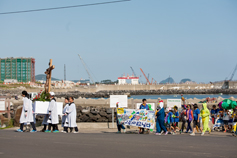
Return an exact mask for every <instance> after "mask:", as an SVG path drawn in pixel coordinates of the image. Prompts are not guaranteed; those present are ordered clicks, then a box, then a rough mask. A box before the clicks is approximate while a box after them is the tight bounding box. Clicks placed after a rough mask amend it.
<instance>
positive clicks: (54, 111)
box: [45, 92, 59, 133]
mask: <svg viewBox="0 0 237 158" xmlns="http://www.w3.org/2000/svg"><path fill="white" fill-rule="evenodd" d="M49 94H50V99H51V101H50V103H49V108H48V111H49V119H48V123H49V125H48V130H46V131H45V132H46V133H49V132H51V126H53V133H58V132H59V131H58V123H59V122H58V108H57V103H56V99H55V98H54V96H55V93H54V92H49Z"/></svg>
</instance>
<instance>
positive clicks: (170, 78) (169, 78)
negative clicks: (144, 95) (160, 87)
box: [160, 77, 175, 84]
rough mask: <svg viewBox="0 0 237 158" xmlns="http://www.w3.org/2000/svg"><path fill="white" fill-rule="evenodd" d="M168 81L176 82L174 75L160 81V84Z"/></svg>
mask: <svg viewBox="0 0 237 158" xmlns="http://www.w3.org/2000/svg"><path fill="white" fill-rule="evenodd" d="M166 83H175V82H174V79H173V78H172V77H168V78H167V79H165V80H162V81H161V82H160V84H166Z"/></svg>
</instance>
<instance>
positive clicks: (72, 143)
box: [54, 142, 98, 146]
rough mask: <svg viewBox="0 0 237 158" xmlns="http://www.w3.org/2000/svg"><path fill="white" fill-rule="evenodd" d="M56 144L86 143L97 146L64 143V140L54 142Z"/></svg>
mask: <svg viewBox="0 0 237 158" xmlns="http://www.w3.org/2000/svg"><path fill="white" fill-rule="evenodd" d="M54 143H56V144H68V145H87V146H98V145H96V144H83V143H82V144H81V143H65V142H54Z"/></svg>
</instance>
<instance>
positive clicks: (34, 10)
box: [0, 0, 131, 15]
mask: <svg viewBox="0 0 237 158" xmlns="http://www.w3.org/2000/svg"><path fill="white" fill-rule="evenodd" d="M126 1H131V0H120V1H110V2H101V3H91V4H82V5H73V6H65V7H55V8H45V9H33V10H22V11H14V12H3V13H0V15H3V14H18V13H27V12H39V11H46V10H56V9H68V8H76V7H86V6H93V5H102V4H111V3H119V2H126Z"/></svg>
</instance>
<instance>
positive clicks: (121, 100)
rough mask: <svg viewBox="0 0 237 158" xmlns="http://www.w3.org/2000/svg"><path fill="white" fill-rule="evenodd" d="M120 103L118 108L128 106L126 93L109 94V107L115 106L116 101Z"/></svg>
mask: <svg viewBox="0 0 237 158" xmlns="http://www.w3.org/2000/svg"><path fill="white" fill-rule="evenodd" d="M117 102H119V103H120V108H126V107H128V96H127V95H110V107H111V108H116V103H117Z"/></svg>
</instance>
